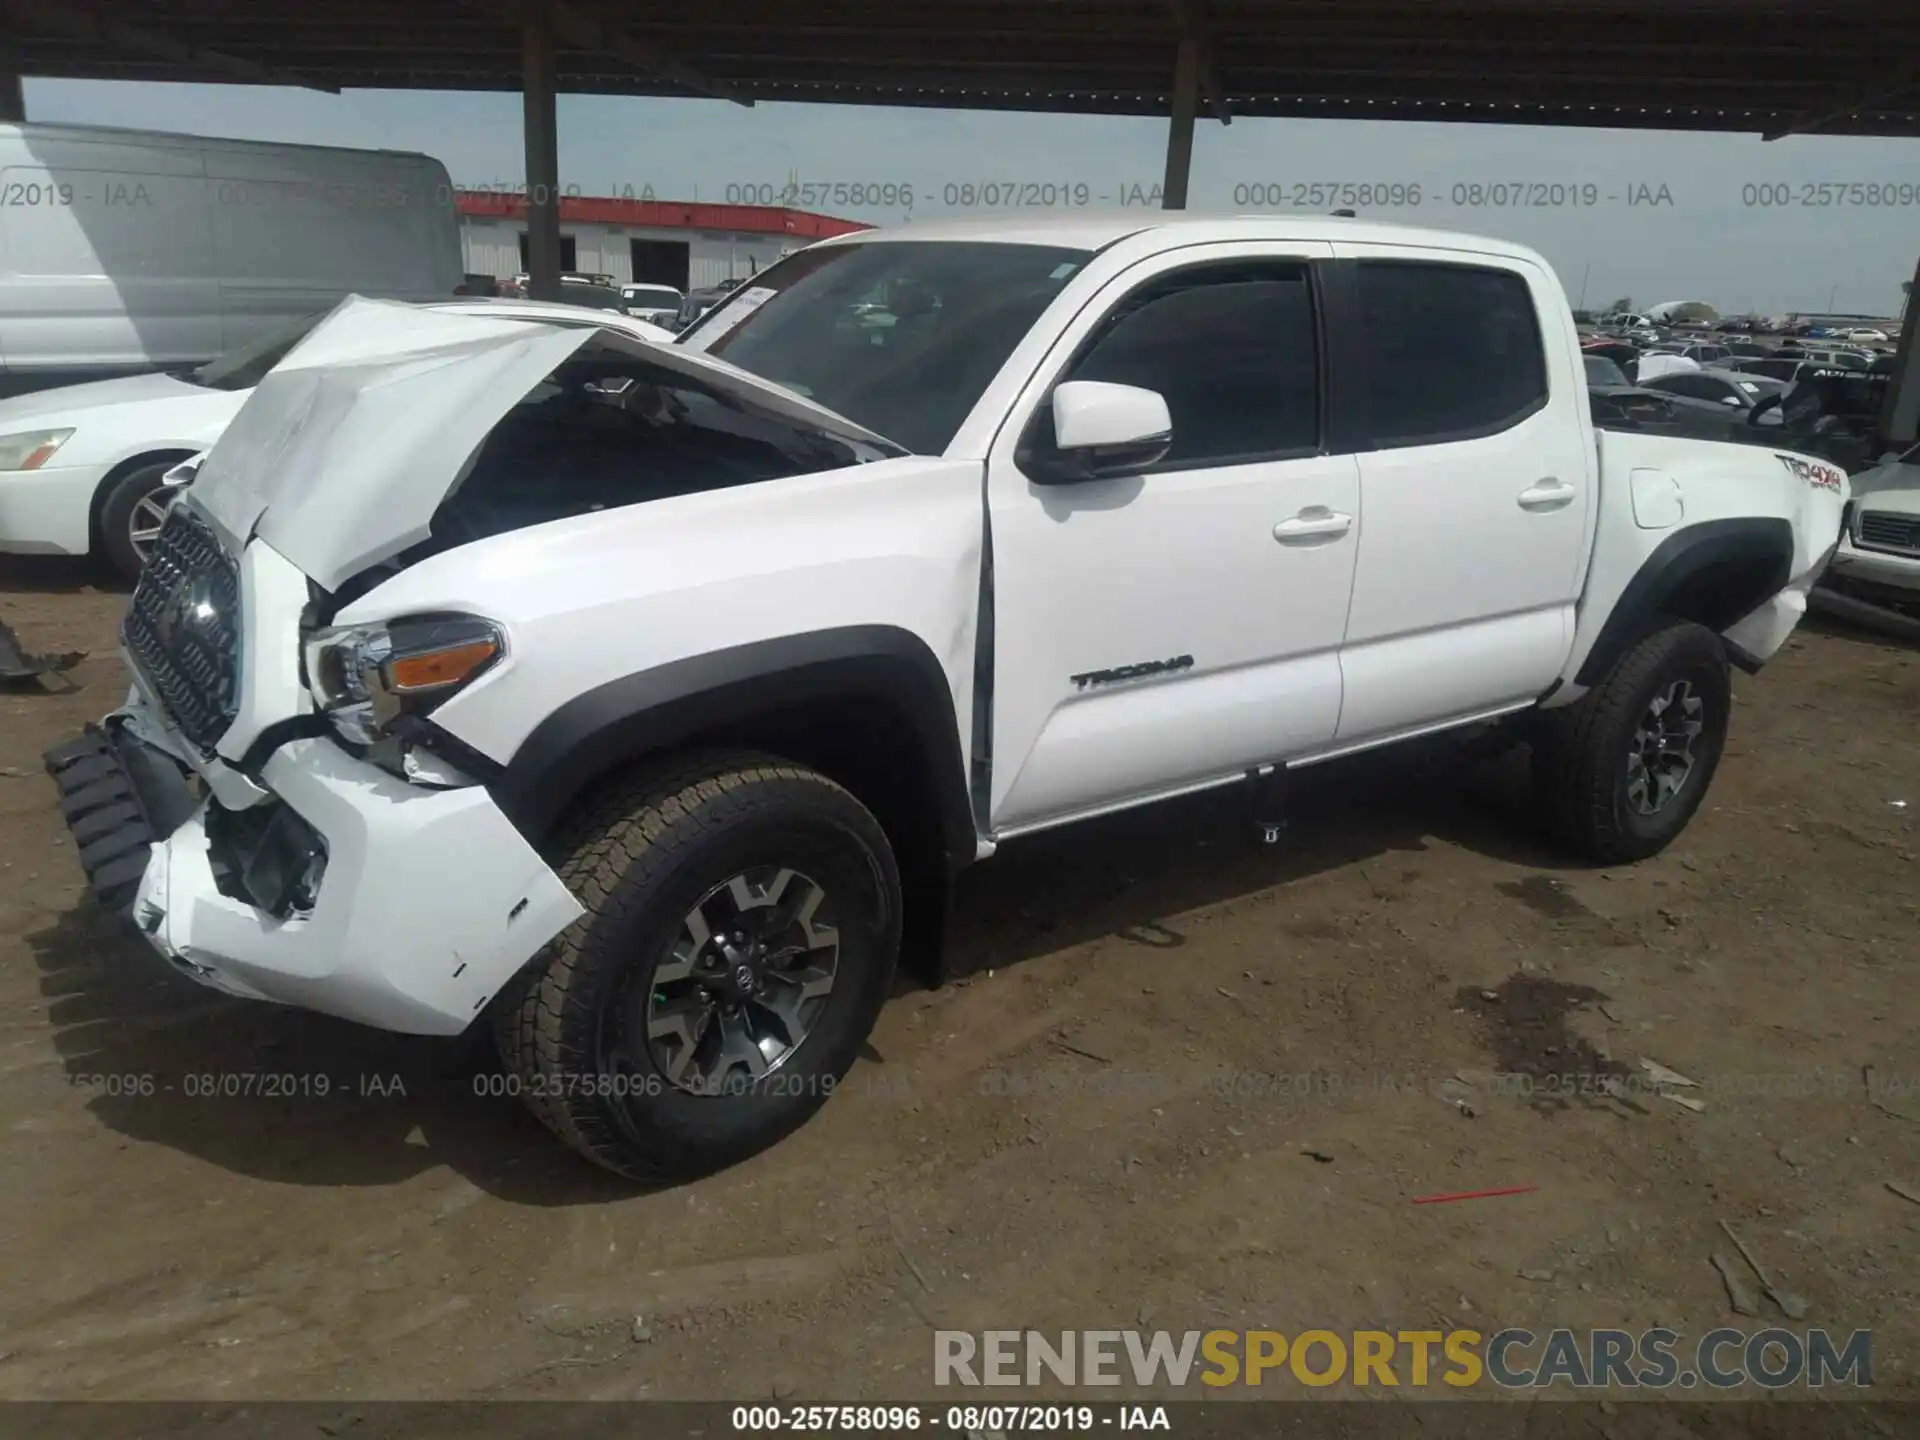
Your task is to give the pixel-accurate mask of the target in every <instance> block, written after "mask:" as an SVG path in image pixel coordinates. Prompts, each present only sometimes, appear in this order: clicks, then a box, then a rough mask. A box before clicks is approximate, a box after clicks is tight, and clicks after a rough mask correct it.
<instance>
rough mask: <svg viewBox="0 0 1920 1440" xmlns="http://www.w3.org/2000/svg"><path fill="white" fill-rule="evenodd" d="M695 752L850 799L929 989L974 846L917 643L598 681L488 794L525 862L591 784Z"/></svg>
mask: <svg viewBox="0 0 1920 1440" xmlns="http://www.w3.org/2000/svg"><path fill="white" fill-rule="evenodd" d="M692 747H700V748H710V747H720V748H737V749H745V750H759V751H764V752H767V753H771V754H774V755H778V756H780V757H781V758H784V759H788V760H792V761H795V762H797V763H801V764H805V765H809V766H811V767H813V768H814V769H817V770H819V771H820V772H821V773H822V774H825V775H827V776H828V777H829V778H831V779H833V780H835V781H837V782H838V783H840V784H842V785H845V786H846V787H847V789H848V790H850V791H852V792H853V794H854V795H855V796H856V797H858V798H859V799H860V800H861V802H862V803H863V804H865V805H866V806H867V807H868V808H869V809H870V810H872V811H873V812H874V815H875V818H877V819H878V820H879V821H880V823H881V825H882V827H883V828H884V829H885V830H886V832H887V836H888V839H889V841H890V842H891V843H892V844H893V846H894V849H895V853H896V858H897V859H898V861H899V864H900V870H901V876H902V881H903V883H904V884H906V885H907V886H908V888H909V894H908V916H907V920H908V928H909V940H908V945H907V949H908V950H909V951H910V952H912V953H913V954H914V955H915V956H916V958H920V959H924V960H925V961H926V964H925V966H924V967H921V968H926V969H928V970H930V972H931V974H932V975H933V976H934V977H935V978H937V976H938V975H939V973H940V953H941V945H940V939H941V937H942V935H943V934H944V930H945V919H946V910H947V905H948V891H949V887H950V885H951V880H952V877H953V875H954V874H955V873H956V872H957V871H958V870H959V869H960V868H962V867H963V866H965V865H966V864H967V863H968V862H970V861H971V860H972V859H973V858H974V854H975V849H976V844H977V839H978V833H977V831H976V828H975V823H974V815H973V805H972V801H971V799H970V797H969V794H968V790H967V784H966V764H965V752H964V751H963V750H962V748H961V743H960V731H959V725H958V720H957V716H956V713H955V708H954V700H953V693H952V689H951V687H950V686H949V684H948V681H947V677H946V673H945V671H944V670H943V669H942V668H941V666H940V663H939V661H938V660H937V659H936V658H935V656H934V654H933V651H932V650H931V649H930V648H929V647H928V645H927V644H926V642H925V641H924V640H922V639H921V638H920V637H919V636H917V635H915V634H913V633H912V632H911V631H908V630H905V629H901V628H899V627H896V626H889V625H863V626H848V627H843V628H836V629H830V630H820V631H812V632H808V633H804V634H799V635H789V636H781V637H778V638H774V639H769V640H761V641H755V642H753V643H750V644H746V645H739V646H734V647H730V648H728V649H724V650H718V651H714V652H711V653H709V654H705V655H699V656H693V657H690V658H688V659H685V660H679V661H675V662H672V663H670V664H667V665H663V666H659V667H656V668H654V669H651V670H647V671H643V672H641V673H639V674H636V675H630V676H625V677H622V678H620V679H617V680H613V681H609V682H607V683H606V684H604V685H600V686H598V687H596V688H594V689H592V690H589V691H586V692H585V693H583V694H581V695H578V696H575V697H574V698H573V699H571V700H569V701H567V702H566V703H564V704H562V705H560V706H559V707H558V708H557V709H555V710H554V711H553V712H552V713H550V714H549V715H548V716H547V717H546V718H545V719H543V720H542V721H541V722H540V723H539V724H538V725H537V726H535V727H534V729H533V730H532V732H531V733H530V734H529V735H528V736H527V738H526V739H525V740H524V741H523V742H522V743H521V744H520V746H519V747H518V749H517V750H516V751H515V752H514V754H513V756H512V758H511V759H510V760H508V762H507V763H506V765H505V766H504V767H503V768H502V769H501V771H500V772H499V773H498V774H497V775H496V776H495V777H494V778H493V779H492V780H491V781H490V782H489V786H488V788H489V790H490V792H491V793H492V795H493V798H494V800H495V803H496V804H498V805H499V806H500V808H501V809H502V811H504V812H505V814H506V815H507V817H508V819H509V820H511V821H512V822H513V824H514V825H515V826H516V827H517V828H519V830H520V831H521V833H522V834H523V835H525V836H526V837H527V839H528V841H529V842H530V843H532V844H533V845H534V846H535V848H537V849H538V848H542V847H543V846H544V845H545V843H546V842H547V840H548V839H549V837H550V836H551V835H552V834H553V831H554V827H555V825H556V823H557V822H558V821H559V819H560V818H561V817H562V816H563V815H564V814H566V813H567V811H568V810H569V809H570V808H571V807H572V806H573V805H575V803H576V802H578V800H579V799H580V798H581V796H582V795H583V794H584V793H586V791H587V790H588V789H589V788H590V787H591V786H592V785H593V783H594V781H595V780H596V779H598V778H599V777H601V776H604V775H607V774H609V773H612V772H614V771H617V770H620V769H623V768H626V767H628V766H631V765H633V764H635V763H640V762H644V761H645V760H647V759H648V758H650V757H653V756H659V755H664V754H668V753H671V752H674V751H680V750H686V749H689V748H692Z"/></svg>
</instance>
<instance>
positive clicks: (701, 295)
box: [679, 280, 747, 330]
mask: <svg viewBox="0 0 1920 1440" xmlns="http://www.w3.org/2000/svg"><path fill="white" fill-rule="evenodd" d="M746 284H747V281H746V280H729V281H728V282H727V283H726V284H725V285H709V286H707V287H706V288H704V289H701V290H689V291H688V292H687V298H686V300H685V301H684V302H682V304H681V306H680V324H679V328H680V329H682V330H684V329H686V328H687V327H688V326H689V325H691V324H693V323H694V321H696V320H699V319H701V318H702V317H703V316H705V315H706V313H707V312H708V311H709V310H711V309H713V308H714V307H715V306H716V305H718V304H719V303H720V302H721V301H722V300H725V299H726V298H727V297H728V296H729V295H731V294H733V292H734V291H736V290H740V289H743V288H745V286H746Z"/></svg>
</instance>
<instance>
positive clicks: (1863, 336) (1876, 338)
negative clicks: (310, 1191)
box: [1840, 326, 1887, 345]
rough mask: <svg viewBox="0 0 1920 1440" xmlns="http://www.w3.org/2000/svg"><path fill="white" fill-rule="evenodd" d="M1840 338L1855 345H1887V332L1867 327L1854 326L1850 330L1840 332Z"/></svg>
mask: <svg viewBox="0 0 1920 1440" xmlns="http://www.w3.org/2000/svg"><path fill="white" fill-rule="evenodd" d="M1840 338H1841V339H1842V340H1851V341H1853V342H1854V343H1855V344H1856V345H1858V344H1862V343H1865V344H1870V345H1884V344H1886V343H1887V332H1886V331H1884V330H1875V329H1872V328H1870V327H1867V326H1856V327H1855V328H1853V329H1852V330H1842V331H1841V332H1840Z"/></svg>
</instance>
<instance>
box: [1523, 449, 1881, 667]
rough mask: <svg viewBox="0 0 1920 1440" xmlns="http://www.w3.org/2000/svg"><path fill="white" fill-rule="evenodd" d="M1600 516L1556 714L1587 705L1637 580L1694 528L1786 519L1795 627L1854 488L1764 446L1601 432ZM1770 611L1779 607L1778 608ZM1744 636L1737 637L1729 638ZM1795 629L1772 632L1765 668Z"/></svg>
mask: <svg viewBox="0 0 1920 1440" xmlns="http://www.w3.org/2000/svg"><path fill="white" fill-rule="evenodd" d="M1597 444H1598V447H1599V455H1600V514H1599V524H1598V527H1597V530H1596V533H1595V539H1594V549H1593V558H1592V561H1591V563H1590V565H1589V568H1588V572H1587V579H1586V585H1585V588H1584V591H1583V593H1582V596H1581V601H1580V606H1579V610H1578V612H1577V623H1576V627H1575V633H1574V646H1573V653H1572V655H1571V656H1570V657H1569V658H1568V661H1567V667H1566V669H1565V671H1563V672H1562V675H1561V681H1562V685H1561V688H1560V689H1559V690H1557V691H1555V692H1554V694H1553V696H1552V698H1551V700H1550V702H1549V703H1550V704H1552V705H1560V704H1567V703H1570V702H1571V701H1573V700H1575V699H1578V698H1579V696H1580V695H1581V694H1582V693H1584V688H1583V687H1582V686H1580V685H1579V684H1577V683H1576V682H1575V676H1576V675H1577V674H1578V673H1579V671H1580V669H1581V666H1582V665H1583V664H1584V662H1585V661H1586V659H1587V656H1588V655H1589V653H1590V652H1591V651H1592V650H1593V647H1594V644H1595V642H1596V641H1597V640H1598V639H1599V638H1600V634H1601V631H1602V629H1603V628H1604V627H1605V626H1606V623H1607V621H1608V619H1609V617H1610V616H1611V615H1612V614H1613V612H1614V609H1615V607H1616V606H1617V605H1618V604H1619V602H1620V600H1621V597H1622V596H1623V594H1625V592H1626V591H1627V588H1628V586H1629V585H1631V584H1632V582H1633V579H1634V577H1635V576H1636V575H1637V574H1638V573H1639V572H1640V570H1641V568H1642V567H1643V566H1644V565H1645V564H1646V563H1647V561H1648V560H1649V559H1650V558H1651V557H1652V556H1653V553H1654V552H1655V551H1656V550H1657V549H1659V548H1660V546H1661V545H1662V544H1663V543H1665V542H1666V541H1668V540H1669V539H1670V538H1671V537H1673V536H1675V535H1677V534H1679V533H1681V532H1683V531H1686V530H1688V529H1690V528H1693V527H1698V526H1702V525H1710V524H1713V523H1714V522H1719V521H1728V520H1745V519H1754V518H1762V519H1778V520H1782V521H1785V522H1786V524H1787V525H1788V526H1790V527H1791V529H1792V534H1793V556H1792V561H1791V563H1790V565H1789V578H1788V581H1787V584H1786V586H1785V587H1784V588H1783V589H1782V591H1781V592H1780V597H1779V598H1781V599H1782V600H1783V602H1784V605H1785V608H1786V609H1787V610H1788V611H1790V612H1792V616H1793V618H1796V619H1797V616H1798V615H1799V614H1801V613H1804V609H1805V596H1806V592H1807V591H1808V590H1810V589H1811V588H1812V586H1813V582H1814V581H1815V580H1817V579H1818V578H1819V575H1820V571H1821V570H1822V569H1823V568H1824V566H1825V564H1826V562H1827V560H1828V559H1829V558H1830V557H1831V556H1832V553H1833V549H1834V546H1835V545H1836V544H1837V543H1838V541H1839V536H1840V515H1841V511H1842V510H1843V508H1844V507H1845V505H1846V500H1847V495H1848V487H1847V480H1846V476H1845V474H1844V472H1842V471H1841V470H1840V469H1839V468H1838V467H1837V466H1835V465H1832V464H1831V463H1829V462H1827V461H1823V460H1819V459H1816V458H1814V457H1812V456H1808V455H1797V454H1795V453H1793V452H1791V451H1788V450H1784V449H1780V450H1776V449H1772V448H1769V447H1765V446H1761V445H1745V444H1723V443H1719V442H1716V441H1708V440H1691V439H1683V438H1678V437H1674V436H1667V435H1649V434H1636V433H1632V432H1626V431H1615V430H1602V431H1599V432H1598V433H1597ZM1770 603H1771V602H1770ZM1737 628H1738V627H1737V626H1735V627H1729V629H1730V630H1732V629H1737ZM1791 628H1792V625H1791V623H1789V624H1787V625H1786V628H1785V629H1784V630H1778V629H1777V628H1775V627H1768V628H1767V629H1766V630H1765V632H1764V633H1763V635H1762V636H1761V638H1759V640H1758V641H1757V643H1759V644H1760V646H1761V647H1762V649H1761V652H1754V651H1753V650H1752V648H1751V646H1747V647H1743V648H1747V649H1748V650H1749V653H1752V654H1753V658H1754V659H1756V660H1761V661H1764V660H1766V659H1769V658H1771V656H1772V654H1773V653H1774V651H1775V650H1777V649H1778V647H1779V644H1780V643H1781V642H1783V641H1784V640H1785V638H1786V633H1787V632H1788V631H1790V630H1791Z"/></svg>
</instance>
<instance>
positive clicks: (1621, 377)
mask: <svg viewBox="0 0 1920 1440" xmlns="http://www.w3.org/2000/svg"><path fill="white" fill-rule="evenodd" d="M1585 358H1586V362H1587V384H1589V385H1625V384H1626V383H1627V372H1626V371H1624V370H1622V369H1621V368H1620V367H1619V366H1618V365H1616V364H1614V363H1613V361H1611V360H1609V359H1607V357H1606V356H1604V355H1588V356H1587V357H1585Z"/></svg>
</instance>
